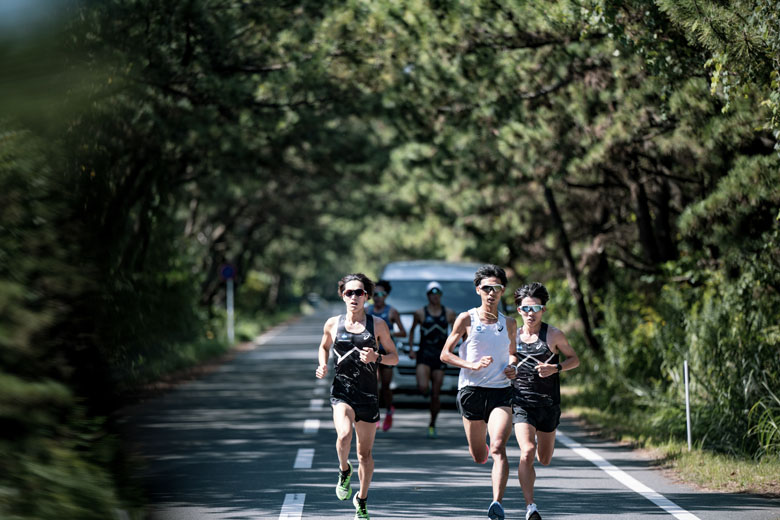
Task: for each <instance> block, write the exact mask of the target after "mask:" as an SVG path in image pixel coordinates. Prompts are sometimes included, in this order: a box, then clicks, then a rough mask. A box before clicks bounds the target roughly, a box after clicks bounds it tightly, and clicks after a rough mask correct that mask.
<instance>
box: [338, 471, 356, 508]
mask: <svg viewBox="0 0 780 520" xmlns="http://www.w3.org/2000/svg"><path fill="white" fill-rule="evenodd" d="M347 464H349V473H347V474H346V475H344V473H342V472H341V470H339V482H338V484H336V496H337V497H339V500H349V497H351V496H352V486H350V485H349V481H350V479H351V478H352V464H350V463H349V462H347ZM355 496H357V495H355Z"/></svg>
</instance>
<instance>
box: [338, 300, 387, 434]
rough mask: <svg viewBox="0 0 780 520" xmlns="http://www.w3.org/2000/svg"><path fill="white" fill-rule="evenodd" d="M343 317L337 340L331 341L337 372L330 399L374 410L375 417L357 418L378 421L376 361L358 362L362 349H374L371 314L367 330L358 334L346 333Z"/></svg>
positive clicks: (341, 317) (375, 346) (374, 339)
mask: <svg viewBox="0 0 780 520" xmlns="http://www.w3.org/2000/svg"><path fill="white" fill-rule="evenodd" d="M344 318H345V316H344V315H343V314H342V315H341V316H339V322H338V328H337V329H336V339H335V341H334V342H333V356H334V359H333V363H334V367H335V371H336V375H335V376H334V377H333V385H332V386H331V390H330V396H331V400H333V399H336V400H339V401H343V402H345V403H347V404H348V405H350V406H352V408H355V407H356V406H359V407H360V408H365V409H366V410H371V409H375V410H376V417H375V418H374V414H371V417H368V416H366V417H365V418H364V417H358V418H359V420H364V421H369V422H376V421H378V420H379V405H378V396H377V384H376V370H377V364H376V363H363V362H362V361H360V351H361V350H363V349H364V348H370V349H372V350H377V344H376V337H375V336H374V317H373V316H367V317H366V329H365V330H364V331H363V332H360V333H357V334H355V333H352V332H349V331H348V330H347V329H346V328H345V327H344Z"/></svg>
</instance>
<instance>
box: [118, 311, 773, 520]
mask: <svg viewBox="0 0 780 520" xmlns="http://www.w3.org/2000/svg"><path fill="white" fill-rule="evenodd" d="M331 310H332V309H325V310H323V311H321V312H320V313H318V314H315V315H313V316H309V317H306V318H302V319H300V320H298V321H297V322H295V323H292V324H289V325H285V326H281V327H278V328H276V329H274V330H272V331H269V332H268V333H267V334H265V335H263V336H262V337H261V338H259V339H258V341H257V344H256V347H255V348H254V349H252V350H250V351H247V352H244V353H242V354H240V355H239V356H237V357H236V358H235V359H234V360H232V361H231V362H229V363H227V364H225V365H223V366H222V367H221V368H219V369H218V370H217V371H215V372H213V373H211V374H209V375H207V376H205V377H203V378H202V379H199V380H197V381H193V382H189V383H185V384H183V385H181V386H179V387H178V388H176V389H175V390H172V391H170V392H169V393H167V394H165V395H163V396H161V397H158V398H155V399H152V400H149V401H147V402H144V403H142V404H139V405H136V406H134V407H132V408H129V409H127V410H126V411H125V413H126V419H125V422H126V427H127V429H126V431H127V435H128V436H129V438H130V439H131V440H132V441H133V442H134V443H135V444H136V446H137V448H138V450H139V451H140V453H142V454H143V456H144V458H145V460H146V467H145V468H144V470H143V475H142V476H143V478H144V480H145V482H146V486H147V488H148V494H149V499H150V501H151V504H150V509H149V516H148V518H149V519H150V520H206V519H208V520H250V519H252V520H255V519H260V518H273V519H311V518H352V516H353V515H354V509H353V507H352V504H351V501H345V502H341V501H339V500H338V499H337V498H336V496H335V493H334V486H335V483H336V478H337V459H336V450H335V441H336V435H335V431H334V429H333V423H332V421H331V411H330V405H329V401H328V391H329V382H328V381H322V380H317V379H316V378H315V377H314V370H315V368H316V365H317V361H316V356H317V346H318V344H319V340H320V337H321V334H322V325H323V324H324V322H325V319H326V318H327V317H328V315H329V311H331ZM336 312H338V309H337V310H336ZM427 420H428V413H427V410H425V409H422V408H420V407H419V406H417V407H404V408H399V409H398V410H397V411H396V415H395V421H394V425H393V428H392V429H391V430H390V431H388V432H381V431H380V432H378V433H377V440H376V443H375V445H374V459H375V466H376V470H375V473H374V479H373V483H372V485H371V491H370V493H369V500H368V505H369V513H370V514H371V517H372V518H373V519H381V518H396V519H413V518H447V519H466V518H468V519H473V518H487V516H486V511H487V507H488V505H489V504H490V500H491V491H490V489H491V488H490V463H488V464H486V465H484V466H480V465H476V464H474V463H473V462H471V458H470V457H469V455H468V449H467V445H466V439H465V435H464V433H463V426H462V423H461V419H460V416H459V415H458V413H457V412H456V411H455V410H454V409H453V408H452V407H448V408H446V409H445V410H443V411H442V413H441V415H440V417H439V421H438V426H439V428H438V430H439V438H437V439H434V440H430V439H427V438H426V436H425V433H426V426H427ZM559 433H561V435H559V437H558V442H557V446H556V451H555V456H554V457H553V462H552V464H551V465H550V466H547V467H540V466H539V465H538V464H537V482H536V502H537V504H538V505H539V510H540V513H541V514H542V516H543V518H544V519H545V520H549V519H556V518H558V519H560V518H571V517H577V518H578V519H587V520H590V519H597V518H604V517H609V518H611V519H615V520H650V519H653V520H655V519H659V520H660V519H663V518H670V519H671V518H677V519H679V520H696V519H700V520H731V519H736V518H739V519H745V520H778V519H780V501H778V500H769V499H766V498H761V497H754V496H747V495H730V494H721V493H708V492H702V491H697V490H694V489H692V488H690V487H687V486H684V485H680V484H677V483H674V482H672V481H671V480H669V478H667V477H666V475H665V474H664V473H663V472H662V471H660V470H658V469H657V468H654V467H653V465H652V462H651V461H649V460H647V459H645V458H643V457H641V456H640V455H638V454H636V453H635V452H633V451H631V450H629V449H627V448H625V447H621V446H618V445H615V444H614V443H611V442H606V441H603V440H600V439H598V438H593V437H591V436H589V435H588V434H586V433H585V432H583V431H581V430H579V429H578V428H577V427H576V426H575V424H574V423H573V422H571V421H569V420H564V421H563V423H562V425H561V429H560V430H559ZM352 446H353V447H352V453H353V455H352V457H351V460H352V463H353V465H354V466H355V477H353V489H357V485H358V484H357V464H356V458H355V455H354V453H355V452H354V450H355V448H354V442H353V445H352ZM508 452H509V459H510V479H509V485H508V488H507V493H506V497H505V499H504V507H505V509H506V512H507V518H508V519H524V518H525V516H524V512H525V506H524V503H523V499H522V493H521V490H520V486H519V484H518V482H517V463H518V460H519V450H518V448H517V443H516V440H515V439H514V436H513V437H512V438H511V440H510V444H509V450H508Z"/></svg>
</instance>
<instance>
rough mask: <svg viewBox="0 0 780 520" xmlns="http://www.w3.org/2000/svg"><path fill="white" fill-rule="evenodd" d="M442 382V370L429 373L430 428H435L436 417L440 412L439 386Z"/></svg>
mask: <svg viewBox="0 0 780 520" xmlns="http://www.w3.org/2000/svg"><path fill="white" fill-rule="evenodd" d="M443 382H444V370H432V371H431V424H430V425H431V426H436V417H438V415H439V410H441V399H440V398H439V396H440V395H441V385H442V383H443Z"/></svg>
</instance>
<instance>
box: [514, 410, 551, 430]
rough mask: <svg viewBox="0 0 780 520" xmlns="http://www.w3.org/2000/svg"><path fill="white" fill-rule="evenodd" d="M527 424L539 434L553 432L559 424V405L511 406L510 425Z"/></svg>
mask: <svg viewBox="0 0 780 520" xmlns="http://www.w3.org/2000/svg"><path fill="white" fill-rule="evenodd" d="M519 423H528V424H530V425H531V426H533V427H534V428H536V429H537V430H538V431H540V432H544V433H550V432H554V431H555V430H556V429H557V428H558V425H559V424H560V423H561V405H558V404H554V405H552V406H520V405H519V404H514V405H512V424H519Z"/></svg>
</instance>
